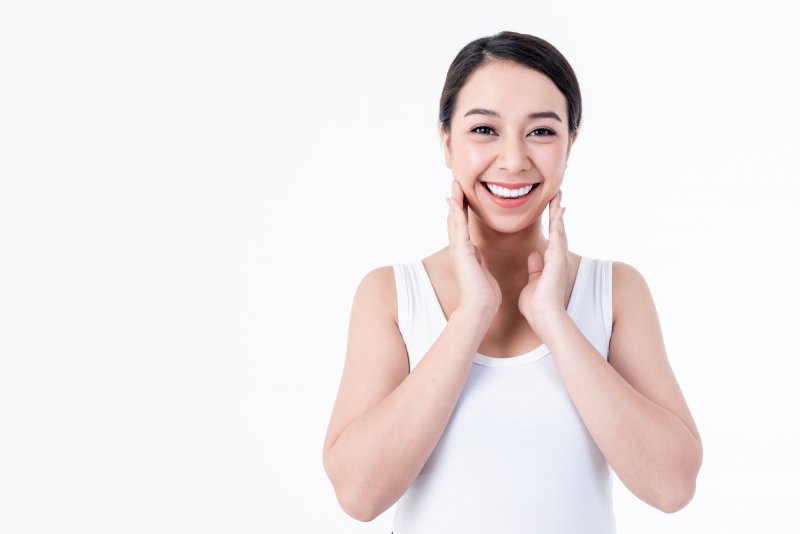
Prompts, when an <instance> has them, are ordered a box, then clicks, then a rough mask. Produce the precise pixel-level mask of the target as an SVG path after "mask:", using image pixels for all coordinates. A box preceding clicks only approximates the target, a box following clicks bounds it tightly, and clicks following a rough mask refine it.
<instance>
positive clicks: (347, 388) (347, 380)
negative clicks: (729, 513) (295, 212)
mask: <svg viewBox="0 0 800 534" xmlns="http://www.w3.org/2000/svg"><path fill="white" fill-rule="evenodd" d="M580 120H581V95H580V90H579V87H578V82H577V79H576V77H575V74H574V72H573V71H572V69H571V67H570V66H569V63H568V62H567V61H566V59H565V58H564V57H563V56H562V55H561V53H560V52H558V50H556V49H555V47H553V46H552V45H551V44H550V43H548V42H547V41H544V40H543V39H540V38H538V37H534V36H531V35H525V34H520V33H515V32H501V33H498V34H496V35H493V36H491V37H483V38H480V39H476V40H475V41H473V42H471V43H469V44H468V45H467V46H466V47H464V48H463V49H462V50H461V51H460V52H459V53H458V54H457V56H456V58H455V59H454V61H453V63H452V64H451V66H450V69H449V71H448V73H447V78H446V81H445V86H444V90H443V91H442V97H441V100H440V114H439V123H440V129H439V134H440V136H441V140H442V145H443V149H444V159H445V164H446V165H447V167H448V168H450V169H451V170H452V174H453V181H452V196H451V197H450V198H448V199H447V203H448V206H449V212H448V216H447V229H448V239H449V244H448V245H447V246H446V247H443V248H441V249H440V250H438V251H436V252H434V253H433V254H431V255H429V256H427V257H426V258H424V259H421V260H414V261H409V262H405V263H396V264H393V265H387V266H382V267H378V268H376V269H373V270H372V271H370V272H369V273H367V274H366V276H364V278H363V280H362V281H361V283H360V284H359V287H358V289H357V290H356V295H355V298H354V300H353V307H352V312H351V319H350V331H349V335H348V344H347V356H346V360H345V367H344V372H343V376H342V380H341V383H340V388H339V393H338V396H337V399H336V403H335V406H334V409H333V414H332V416H331V421H330V424H329V427H328V432H327V436H326V438H325V444H324V452H323V463H324V467H325V471H326V473H327V475H328V477H329V479H330V480H331V482H332V484H333V486H334V488H335V490H336V495H337V498H338V500H339V502H340V504H341V506H342V508H343V509H344V510H345V511H346V512H347V513H348V514H349V515H351V516H352V517H354V518H356V519H359V520H362V521H370V520H372V519H373V518H375V517H377V516H378V515H380V514H381V513H383V512H384V511H385V510H387V509H388V508H389V507H390V506H392V505H393V504H395V503H397V505H398V506H397V511H396V513H395V516H394V522H393V524H392V527H393V532H394V534H417V533H423V532H458V533H459V534H465V533H486V532H530V531H537V532H548V533H567V532H592V533H599V534H611V533H614V532H615V531H616V523H615V518H614V512H613V508H612V497H611V476H610V474H611V469H613V470H614V471H615V472H616V474H617V475H618V476H619V478H620V480H622V482H623V483H624V484H625V485H626V486H627V487H628V488H629V489H630V490H631V491H632V492H633V493H634V494H635V495H636V496H638V497H639V498H640V499H642V500H643V501H644V502H646V503H648V504H650V505H651V506H654V507H656V508H658V509H659V510H662V511H664V512H674V511H677V510H679V509H681V508H682V507H683V506H685V505H686V504H687V503H688V502H689V501H690V500H691V498H692V496H693V494H694V488H695V480H696V477H697V474H698V471H699V469H700V464H701V462H702V444H701V441H700V436H699V433H698V431H697V427H696V425H695V423H694V421H693V419H692V416H691V414H690V413H689V409H688V407H687V405H686V402H685V401H684V398H683V396H682V394H681V391H680V388H679V387H678V383H677V381H676V379H675V377H674V375H673V374H672V371H671V369H670V366H669V362H668V360H667V356H666V351H665V349H664V344H663V340H662V336H661V331H660V327H659V321H658V317H657V314H656V310H655V306H654V304H653V302H652V298H651V295H650V292H649V290H648V287H647V284H646V282H645V281H644V278H643V277H642V275H641V274H640V273H639V272H638V271H636V270H635V269H634V268H633V267H631V266H630V265H627V264H625V263H622V262H615V261H611V260H610V259H598V258H590V257H587V256H581V255H578V254H576V253H574V252H571V251H570V250H569V247H568V243H567V232H566V227H565V222H564V211H565V209H566V208H564V206H563V205H562V203H561V200H562V193H561V185H562V182H563V180H564V173H565V171H566V168H567V161H568V159H569V154H570V150H571V148H572V146H573V144H574V142H575V140H576V138H577V135H578V128H579V126H580ZM545 208H547V211H548V214H547V216H548V218H549V227H550V231H549V236H548V237H547V238H545V236H544V235H543V233H542V231H541V223H542V218H543V216H544V211H545Z"/></svg>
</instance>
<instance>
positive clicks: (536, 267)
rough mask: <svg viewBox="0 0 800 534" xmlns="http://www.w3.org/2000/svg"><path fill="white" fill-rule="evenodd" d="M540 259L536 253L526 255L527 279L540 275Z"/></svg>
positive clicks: (541, 267)
mask: <svg viewBox="0 0 800 534" xmlns="http://www.w3.org/2000/svg"><path fill="white" fill-rule="evenodd" d="M542 269H543V265H542V257H541V256H539V253H538V252H532V253H530V254H528V278H530V277H531V276H534V275H536V276H538V275H540V274H542Z"/></svg>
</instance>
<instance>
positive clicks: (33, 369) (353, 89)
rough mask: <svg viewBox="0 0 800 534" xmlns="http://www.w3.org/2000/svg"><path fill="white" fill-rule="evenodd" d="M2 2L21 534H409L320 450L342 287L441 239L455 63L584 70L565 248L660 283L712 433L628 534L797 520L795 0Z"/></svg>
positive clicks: (8, 342) (7, 438)
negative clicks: (682, 497)
mask: <svg viewBox="0 0 800 534" xmlns="http://www.w3.org/2000/svg"><path fill="white" fill-rule="evenodd" d="M375 4H376V3H363V4H360V5H358V4H349V3H342V2H319V3H317V4H308V3H293V4H289V3H286V4H280V5H278V4H271V3H270V2H266V3H264V2H258V1H226V2H222V1H217V2H210V1H191V2H190V1H176V0H169V1H165V0H158V1H153V0H149V1H138V2H127V3H122V2H104V1H99V0H98V1H94V2H89V1H69V2H68V1H61V2H56V1H40V2H22V1H10V0H2V1H0V271H1V273H0V532H4V533H5V532H8V533H45V532H48V533H49V532H59V533H60V532H70V533H72V532H74V533H82V534H87V533H108V532H115V533H123V532H131V533H133V532H137V533H138V532H159V533H160V532H165V533H166V532H169V533H172V532H195V533H210V532H237V533H250V532H253V533H255V532H326V533H335V532H341V533H345V532H347V533H350V532H371V533H388V532H389V531H390V524H391V518H392V514H393V513H394V507H392V508H390V509H389V510H387V511H386V512H385V513H384V514H383V515H381V516H380V517H378V518H376V519H375V520H374V521H372V522H370V523H361V522H359V521H357V520H355V519H353V518H351V517H349V516H347V515H346V514H345V513H344V512H343V511H342V510H341V508H339V505H338V503H337V501H336V498H335V494H334V492H333V488H332V486H331V484H330V482H329V481H328V479H327V478H326V475H325V472H324V470H323V466H322V444H323V439H324V436H325V431H326V429H327V424H328V420H329V417H330V412H331V409H332V406H333V401H334V399H335V396H336V392H337V390H338V385H339V379H340V377H341V371H342V365H343V362H344V351H345V345H346V339H347V327H348V320H349V312H350V306H351V302H352V298H353V294H354V291H355V288H356V286H357V285H358V282H359V281H360V280H361V278H362V277H363V276H364V275H365V274H366V273H367V272H368V271H370V270H371V269H373V268H375V267H378V266H381V265H389V264H391V263H394V262H397V261H409V260H413V259H418V258H422V257H424V256H427V255H429V254H430V253H432V252H433V251H435V250H438V249H439V248H441V247H442V246H444V245H446V243H447V232H446V224H445V223H446V215H447V208H446V206H445V203H444V202H443V201H442V198H443V197H444V196H446V195H448V194H449V180H450V177H451V175H450V171H449V170H448V169H447V168H446V167H445V165H444V159H443V155H442V153H441V147H440V144H439V139H438V137H437V134H436V120H437V113H438V102H439V96H440V92H441V89H442V84H443V82H444V77H445V73H446V71H447V68H448V66H449V64H450V62H451V61H452V59H453V57H454V56H455V54H456V53H457V52H458V50H459V49H460V48H461V47H462V46H464V45H465V44H467V43H468V42H469V41H471V40H473V39H475V38H478V37H482V36H485V35H491V34H493V33H496V32H499V31H501V30H506V29H508V30H514V31H520V32H525V33H531V34H534V35H537V36H539V37H542V38H544V39H546V40H548V41H550V42H551V43H552V44H553V45H555V46H556V47H557V48H558V49H559V50H560V51H561V52H562V53H563V54H564V55H565V56H566V57H567V59H568V60H569V61H570V63H571V64H572V66H573V68H574V70H575V72H576V73H577V76H578V80H579V82H580V84H581V90H582V93H583V97H584V100H583V105H584V123H583V127H582V129H581V135H580V137H579V139H578V141H577V142H576V144H575V146H574V147H573V150H572V153H571V158H570V163H569V168H568V170H567V174H566V176H565V183H564V187H563V190H564V199H563V204H564V205H565V206H567V207H568V208H569V209H568V210H567V213H566V216H565V222H566V228H567V235H568V237H569V243H570V248H571V249H572V250H573V251H575V252H577V253H579V254H582V255H587V256H590V257H600V258H611V259H614V260H617V261H624V262H627V263H629V264H631V265H633V266H634V267H636V268H637V269H638V270H639V271H640V272H642V274H643V275H644V276H645V278H646V280H647V281H648V284H649V286H650V289H651V291H652V294H653V296H654V299H655V301H656V304H657V308H658V312H659V316H660V319H661V325H662V330H663V333H664V338H665V343H666V345H667V350H668V354H669V358H670V362H671V364H672V366H673V369H674V371H675V373H676V375H677V377H678V380H679V383H680V385H681V387H682V390H683V392H684V395H685V397H686V399H687V401H688V403H689V405H690V408H691V410H692V414H693V416H694V417H695V420H696V422H697V424H698V427H699V429H700V432H701V436H702V438H703V442H704V448H705V457H704V463H703V467H702V470H701V472H700V476H699V479H698V486H697V493H696V495H695V497H694V500H693V501H692V502H691V503H690V504H689V505H688V506H687V507H686V508H684V509H683V510H681V511H680V512H678V513H676V514H664V513H663V512H660V511H658V510H657V509H655V508H651V507H650V506H649V505H647V504H645V503H644V502H642V501H640V500H638V499H637V498H636V497H635V496H634V495H633V494H632V493H630V491H629V490H627V488H626V487H625V486H624V485H623V484H622V483H621V482H620V481H619V479H616V478H615V480H614V484H615V488H614V498H615V511H616V516H617V524H618V530H619V532H620V533H621V534H622V533H636V532H648V533H659V532H710V531H714V532H789V531H794V532H797V529H798V522H799V521H798V519H797V513H796V506H797V502H798V498H800V492H799V490H798V479H800V476H799V474H800V465H799V464H800V461H798V456H797V450H800V430H798V416H797V412H796V410H797V406H798V405H800V393H799V392H798V390H799V389H800V388H798V385H797V381H798V379H797V370H798V365H797V360H798V357H800V351H799V350H798V341H797V322H798V312H797V304H796V302H797V299H798V297H800V291H798V285H799V284H798V275H797V263H796V259H795V258H796V257H793V256H792V254H793V253H794V249H795V247H796V246H797V237H796V233H797V230H798V228H800V224H799V223H800V221H799V220H798V218H799V217H798V215H797V208H796V204H797V202H798V196H797V194H798V192H800V188H798V186H797V184H798V180H800V173H798V165H797V163H796V162H797V159H796V158H797V155H798V148H797V146H798V136H797V133H796V132H797V130H796V125H797V124H798V119H800V105H798V94H800V80H799V79H798V68H797V65H798V59H799V58H800V38H798V34H797V30H796V21H797V20H798V19H797V16H796V14H795V13H792V10H791V8H790V2H788V1H787V2H783V3H780V2H775V1H761V2H757V3H754V4H752V5H748V6H747V8H744V7H741V8H740V7H734V6H732V5H731V3H730V2H697V1H691V2H679V3H676V2H669V3H664V4H663V5H661V6H657V5H655V4H651V3H641V2H629V3H621V2H602V3H588V2H587V3H586V4H584V5H578V4H576V3H575V2H530V1H525V2H513V3H512V2H506V3H502V2H495V3H487V2H466V1H458V2H451V3H447V4H445V3H434V2H424V3H420V4H418V5H407V4H403V5H400V4H398V5H395V6H386V7H383V6H381V7H378V6H377V5H375Z"/></svg>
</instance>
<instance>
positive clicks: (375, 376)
mask: <svg viewBox="0 0 800 534" xmlns="http://www.w3.org/2000/svg"><path fill="white" fill-rule="evenodd" d="M408 375H409V364H408V352H407V351H406V346H405V342H404V340H403V337H402V334H401V333H400V330H399V328H398V326H397V296H396V291H395V281H394V269H393V268H392V266H390V265H389V266H381V267H377V268H375V269H372V270H371V271H369V272H368V273H367V274H365V275H364V276H363V278H362V279H361V282H360V283H359V284H358V288H357V289H356V291H355V296H354V298H353V303H352V306H351V311H350V326H349V331H348V335H347V349H346V354H345V358H344V368H343V370H342V378H341V381H340V383H339V392H338V394H337V396H336V401H335V403H334V408H333V413H332V414H331V420H330V423H329V425H328V432H327V435H326V438H325V450H328V449H329V448H330V447H331V446H332V445H333V443H335V442H336V440H337V439H338V438H339V436H340V435H341V434H342V432H343V431H344V429H345V428H347V426H348V425H350V423H352V422H353V421H354V420H355V419H357V418H358V417H360V416H361V415H363V414H364V413H366V412H367V411H369V410H370V409H372V408H373V407H374V406H375V405H376V404H378V403H379V402H380V401H381V400H383V399H384V398H386V397H387V396H388V395H389V394H390V393H391V392H392V391H394V390H395V388H397V386H398V385H400V383H401V382H402V381H403V380H404V379H405V378H406V377H407V376H408Z"/></svg>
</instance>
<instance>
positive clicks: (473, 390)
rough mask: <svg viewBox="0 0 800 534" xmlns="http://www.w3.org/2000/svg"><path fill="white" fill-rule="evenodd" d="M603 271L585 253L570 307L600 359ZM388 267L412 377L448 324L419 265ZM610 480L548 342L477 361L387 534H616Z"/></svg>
mask: <svg viewBox="0 0 800 534" xmlns="http://www.w3.org/2000/svg"><path fill="white" fill-rule="evenodd" d="M611 265H612V262H611V260H601V259H594V258H589V257H585V256H584V257H582V259H581V261H580V263H579V266H578V274H577V278H576V280H575V285H574V288H573V291H572V294H571V296H570V301H569V305H568V306H567V313H568V315H569V316H570V317H571V318H572V319H573V320H574V321H575V323H576V325H577V326H578V328H579V329H580V331H581V332H582V333H583V335H584V336H585V337H586V338H587V339H588V340H589V341H590V343H591V344H592V345H593V346H594V347H595V348H596V349H597V351H598V352H599V353H600V355H602V357H603V358H604V359H606V360H608V344H609V340H610V338H611ZM392 267H393V270H394V275H395V284H396V289H397V307H398V325H399V328H400V331H401V333H402V335H403V339H404V341H405V343H406V347H407V349H408V357H409V368H410V369H411V370H412V372H413V369H414V367H415V366H416V364H417V363H419V361H420V360H421V359H422V358H423V356H425V354H426V352H427V351H428V349H429V348H430V347H431V345H433V343H434V341H436V339H437V338H438V337H439V335H440V334H441V332H442V330H443V329H444V327H445V325H446V319H445V316H444V313H443V312H442V308H441V306H440V304H439V301H438V299H437V297H436V293H435V292H434V290H433V286H432V284H431V281H430V278H429V277H428V274H427V272H426V271H425V267H424V265H423V263H422V261H421V260H417V261H411V262H406V263H395V264H393V266H392ZM608 409H613V407H608ZM611 481H612V479H611V470H610V468H609V465H608V463H607V461H606V459H605V457H604V456H603V454H602V453H601V452H600V450H599V449H598V447H597V445H596V444H595V443H594V441H593V440H592V437H591V435H590V434H589V433H588V431H587V429H586V427H585V425H584V424H583V421H582V420H581V418H580V415H579V414H578V412H577V410H576V409H575V406H574V405H573V403H572V400H571V398H570V396H569V394H568V392H567V390H566V388H565V385H564V383H563V381H562V380H561V377H560V375H559V371H558V368H557V366H556V363H555V360H554V359H553V357H552V355H551V354H550V352H549V349H548V348H547V346H545V345H544V344H542V345H540V346H539V347H537V348H536V349H534V350H533V351H531V352H528V353H526V354H521V355H517V356H513V357H510V358H495V357H492V356H490V355H485V354H480V353H475V355H474V357H473V363H472V368H471V370H470V372H469V376H468V377H467V381H466V383H465V385H464V389H463V391H462V393H461V395H460V398H459V400H458V403H457V404H456V406H455V409H454V411H453V414H452V416H451V418H450V420H449V422H448V424H447V427H446V428H445V430H444V434H443V435H442V437H441V439H440V440H439V443H438V444H437V446H436V448H435V449H434V451H433V453H432V454H431V456H430V457H429V459H428V461H427V462H426V464H425V465H424V467H423V468H422V470H421V472H420V473H419V475H418V476H417V478H416V479H415V480H414V482H413V483H412V485H411V486H410V487H409V488H408V490H407V491H406V492H405V494H404V495H403V496H402V497H401V498H400V500H399V501H398V502H397V508H396V510H395V515H394V518H393V523H392V531H393V534H450V533H452V534H489V533H492V534H531V533H544V534H578V533H587V534H588V533H591V534H615V532H616V525H615V519H614V512H613V503H612V491H611V490H612V484H611Z"/></svg>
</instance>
